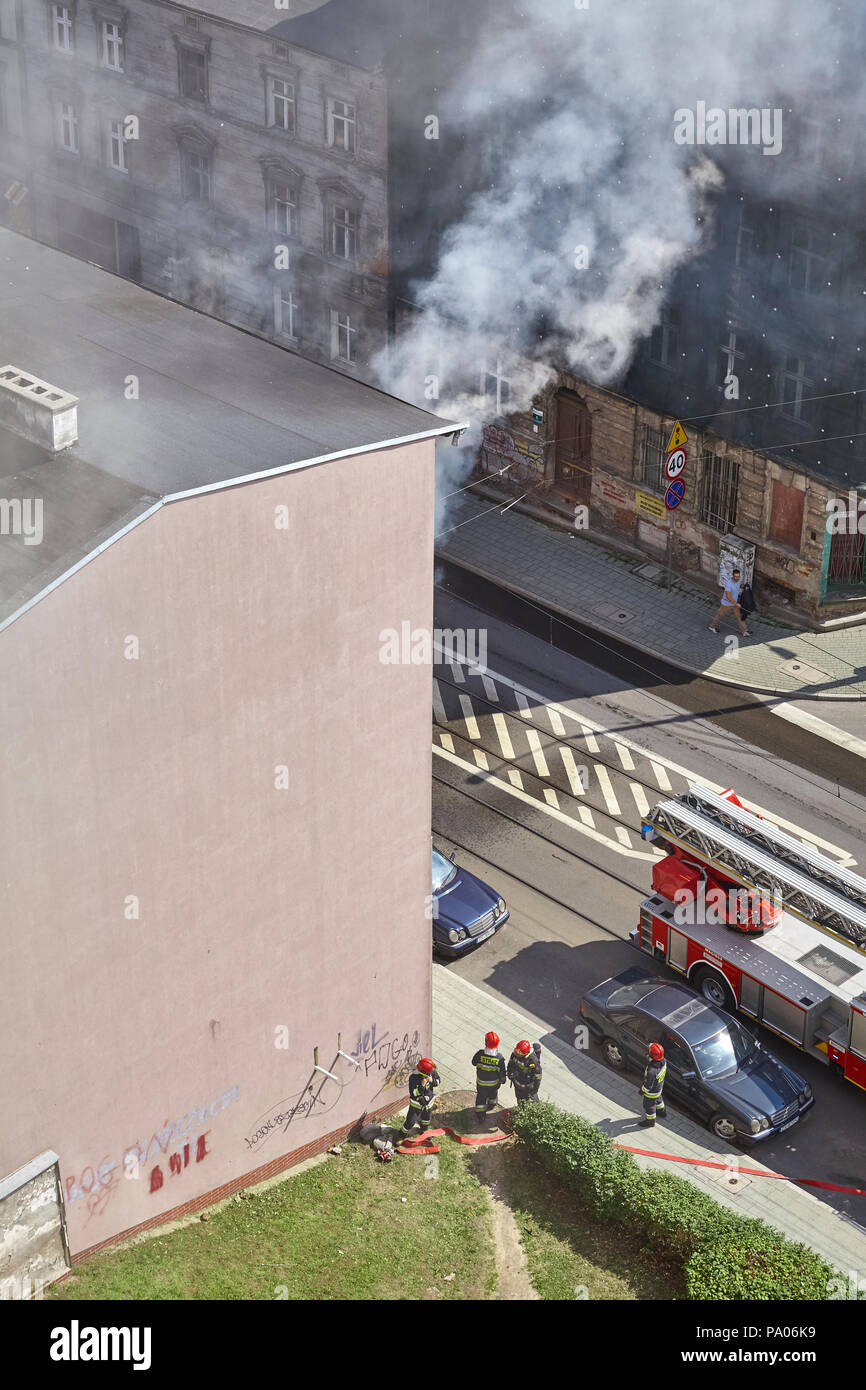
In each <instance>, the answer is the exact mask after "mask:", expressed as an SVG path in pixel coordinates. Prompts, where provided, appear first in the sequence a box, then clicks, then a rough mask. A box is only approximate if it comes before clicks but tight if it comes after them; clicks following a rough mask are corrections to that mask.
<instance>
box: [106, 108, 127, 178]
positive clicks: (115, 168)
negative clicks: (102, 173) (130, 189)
mask: <svg viewBox="0 0 866 1390" xmlns="http://www.w3.org/2000/svg"><path fill="white" fill-rule="evenodd" d="M123 120H124V118H123V116H120V117H118V119H117V120H115V119H114V118H113V117H111V116H109V118H108V133H107V140H106V163H107V166H108V168H109V169H110V170H111V171H112V173H114V174H124V175H128V174H129V156H128V154H127V148H126V147H127V145H128V144H129V143H130V142H129V141H128V140H127V139H126V138H125V136H124V134H123ZM115 126H116V127H117V129H118V130H119V132H120V135H119V137H118V139H119V149H120V158H121V161H122V162H121V163H120V164H115V162H114V159H113V155H112V151H113V145H114V139H115V136H114V128H115Z"/></svg>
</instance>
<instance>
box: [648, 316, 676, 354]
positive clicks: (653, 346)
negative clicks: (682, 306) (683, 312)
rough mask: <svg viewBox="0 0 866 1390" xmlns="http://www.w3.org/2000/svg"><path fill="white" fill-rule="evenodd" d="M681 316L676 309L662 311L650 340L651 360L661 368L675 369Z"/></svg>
mask: <svg viewBox="0 0 866 1390" xmlns="http://www.w3.org/2000/svg"><path fill="white" fill-rule="evenodd" d="M679 324H680V316H679V312H678V311H677V310H676V309H668V308H665V309H663V310H662V317H661V322H660V323H658V324H656V327H655V328H654V329H653V332H652V337H651V339H650V358H651V360H652V361H653V362H655V363H657V365H658V366H660V367H673V366H674V364H675V362H676V358H677V353H678V351H679Z"/></svg>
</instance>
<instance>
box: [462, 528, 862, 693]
mask: <svg viewBox="0 0 866 1390" xmlns="http://www.w3.org/2000/svg"><path fill="white" fill-rule="evenodd" d="M434 557H435V560H436V561H437V562H438V563H439V564H446V565H452V566H453V567H454V568H455V569H462V570H465V571H466V573H467V574H476V575H477V576H478V578H479V579H484V580H486V581H487V583H488V584H494V585H495V586H496V588H498V589H503V590H504V591H505V592H506V593H510V594H514V595H515V596H516V597H517V598H523V599H527V600H528V601H529V602H531V603H534V604H535V605H536V606H537V607H539V608H542V609H545V610H546V611H548V612H550V613H554V614H556V615H557V616H558V617H561V618H567V619H569V620H570V621H571V622H573V623H580V625H581V626H582V627H588V628H591V629H592V631H593V632H600V633H603V634H604V636H605V637H611V638H613V640H614V641H615V642H618V643H619V645H620V646H623V647H632V648H633V649H634V650H635V651H638V652H642V653H643V655H644V656H651V657H654V658H655V660H656V661H663V662H665V663H666V664H667V665H668V666H673V667H675V668H676V670H678V671H684V672H686V674H687V675H692V676H699V677H700V678H701V679H702V680H706V681H712V682H713V684H715V685H725V686H733V687H735V688H737V689H740V690H748V691H751V692H752V694H754V695H775V696H781V697H785V698H787V699H790V700H845V701H850V702H851V703H857V702H859V703H862V702H863V701H864V700H866V695H851V694H847V693H845V694H836V693H830V692H827V691H823V692H822V691H821V689H820V687H817V686H814V685H806V686H803V687H802V689H801V690H785V689H780V688H779V687H778V686H768V685H753V684H752V683H751V682H750V681H744V680H736V679H735V678H734V677H727V678H726V677H724V676H717V675H714V674H712V673H711V672H709V671H706V670H704V669H703V668H701V667H698V666H689V665H687V664H686V663H684V662H683V661H678V660H676V659H675V658H673V657H670V656H667V655H666V654H665V653H664V652H659V651H656V650H655V648H653V647H646V646H643V645H642V644H641V643H640V642H634V641H632V639H631V638H628V639H627V640H626V639H624V637H623V634H622V633H621V632H616V631H614V629H613V628H610V627H605V626H604V625H603V624H602V623H600V622H599V621H598V619H595V618H594V619H593V620H592V621H589V620H588V619H587V618H582V617H579V616H578V615H577V614H576V613H572V612H571V610H570V609H567V608H560V607H559V606H558V605H557V604H555V603H551V602H550V601H549V600H547V599H542V598H539V596H538V595H537V594H533V593H530V591H529V590H528V589H523V588H521V587H520V586H519V585H517V584H510V583H506V582H505V581H504V580H502V579H501V578H500V577H499V576H498V575H495V574H490V573H489V571H487V570H483V569H480V568H479V567H478V566H477V565H470V564H467V563H466V561H464V560H455V559H452V557H451V556H450V555H448V554H443V553H442V552H440V551H435V552H434Z"/></svg>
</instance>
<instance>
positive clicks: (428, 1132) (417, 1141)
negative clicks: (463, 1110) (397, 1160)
mask: <svg viewBox="0 0 866 1390" xmlns="http://www.w3.org/2000/svg"><path fill="white" fill-rule="evenodd" d="M440 1134H450V1135H451V1138H452V1139H456V1140H457V1143H458V1144H498V1143H499V1141H500V1139H507V1138H508V1135H507V1134H474V1135H473V1134H458V1133H457V1131H456V1129H449V1128H448V1126H447V1125H444V1126H443V1127H442V1129H425V1131H424V1133H423V1134H417V1135H410V1136H408V1137H407V1138H406V1139H404V1140H403V1142H402V1144H400V1145H399V1146H398V1148H397V1153H398V1154H438V1153H439V1151H440V1146H439V1145H438V1144H428V1145H427V1146H425V1147H423V1148H422V1147H421V1140H422V1139H436V1138H437V1137H438V1136H439V1135H440ZM407 1145H408V1146H411V1147H407Z"/></svg>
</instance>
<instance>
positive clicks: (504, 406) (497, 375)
mask: <svg viewBox="0 0 866 1390" xmlns="http://www.w3.org/2000/svg"><path fill="white" fill-rule="evenodd" d="M490 381H495V383H496V388H495V391H494V392H493V397H494V401H493V404H494V406H495V410H496V415H495V418H496V419H500V418H504V417H505V416H506V415H507V414H508V406H509V403H510V400H511V377H510V376H506V375H505V364H504V361H503V359H502V358H501V357H499V356H497V357H496V359H495V362H494V364H493V370H492V371H491V369H490V362H489V361H488V359H487V358H485V359H484V361H483V362H482V364H481V386H480V394H481V397H482V400H483V401H484V404H485V406H486V405H487V404H488V402H489V401H490V398H491V392H490V390H489V389H488V384H487V383H488V382H490ZM503 386H504V387H505V395H504V399H503V392H502V388H503Z"/></svg>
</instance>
